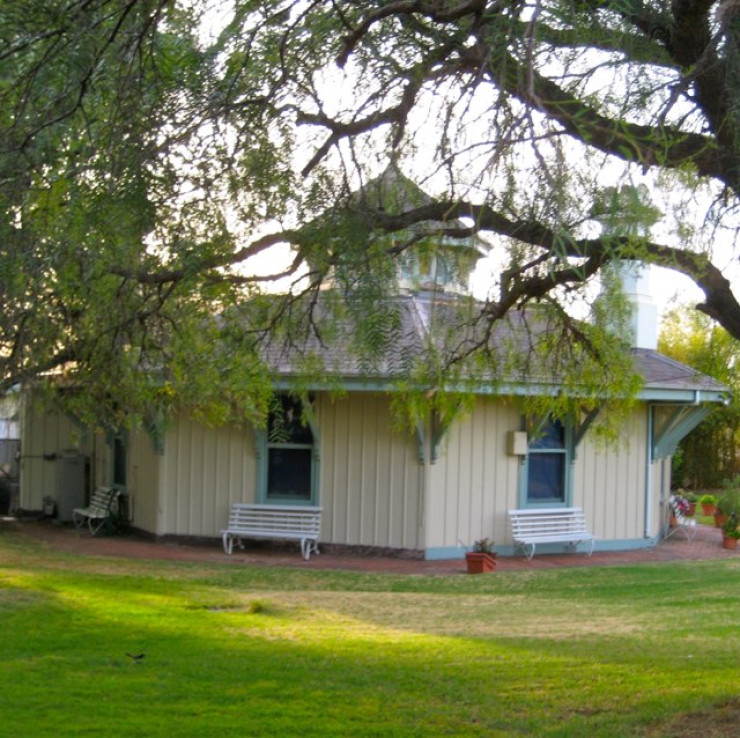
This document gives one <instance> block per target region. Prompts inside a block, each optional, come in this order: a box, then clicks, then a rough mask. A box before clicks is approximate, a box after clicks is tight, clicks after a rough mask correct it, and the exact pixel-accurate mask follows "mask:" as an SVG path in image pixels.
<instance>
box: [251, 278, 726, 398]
mask: <svg viewBox="0 0 740 738" xmlns="http://www.w3.org/2000/svg"><path fill="white" fill-rule="evenodd" d="M319 305H321V301H319ZM383 307H384V308H385V309H387V310H388V311H389V314H392V315H393V318H392V322H393V329H392V330H390V331H389V334H388V336H387V342H386V345H385V350H384V351H383V352H382V353H381V355H380V356H378V357H376V358H375V359H374V360H373V358H371V357H368V356H362V355H361V354H360V353H359V352H358V351H357V350H356V349H355V345H356V344H355V343H354V338H355V336H354V331H355V328H354V324H353V323H352V321H351V320H350V319H349V318H347V319H346V320H344V319H341V318H340V319H339V320H337V319H336V318H335V317H333V316H332V317H330V316H328V314H327V315H325V316H324V317H325V318H326V319H327V321H328V323H329V324H330V325H331V331H330V332H331V337H329V336H322V335H321V332H320V331H319V335H317V334H316V333H313V332H312V333H310V334H307V335H303V336H302V337H301V338H300V339H299V340H295V339H294V340H293V341H288V340H286V339H280V340H279V341H273V342H272V343H271V344H270V345H269V347H267V349H266V353H265V359H266V360H267V362H268V364H269V366H270V367H271V368H272V370H273V372H274V374H275V379H276V382H277V383H278V384H283V385H285V386H290V384H291V380H292V379H293V378H295V377H297V376H300V375H301V373H302V371H303V369H304V367H305V365H306V364H314V365H315V363H316V361H318V362H319V363H320V365H321V366H322V367H323V376H324V378H325V383H326V384H327V385H330V384H332V383H333V384H341V385H342V386H343V387H345V388H347V389H356V390H361V389H379V390H384V389H391V388H392V386H393V383H394V381H396V380H398V379H403V378H404V377H406V376H407V375H408V373H409V371H410V370H411V369H412V368H413V365H414V362H415V361H416V360H418V359H421V360H424V359H425V352H427V350H428V348H429V342H430V340H432V339H434V340H435V345H436V346H437V348H439V349H440V350H441V351H442V353H443V354H444V352H445V351H455V350H457V351H464V350H465V349H466V348H470V347H471V346H473V345H474V344H475V343H476V342H477V341H479V340H480V329H479V328H477V326H476V324H475V321H474V317H475V315H476V314H477V312H479V311H480V309H481V307H482V306H481V304H480V303H477V302H475V301H472V300H460V299H459V298H453V297H450V296H448V295H444V294H442V293H422V294H411V295H398V296H396V297H393V298H390V299H389V300H388V301H387V303H386V304H385V305H384V306H383ZM378 309H379V311H380V308H378ZM318 312H319V313H321V312H322V309H321V307H319V308H318ZM319 322H320V321H319ZM550 329H551V327H550V326H548V325H547V324H546V323H544V322H543V319H542V318H541V316H539V315H537V314H536V311H530V313H526V312H522V311H514V312H511V313H509V314H508V315H507V316H506V317H505V318H504V319H502V320H500V321H497V322H496V323H495V324H494V329H493V331H492V333H491V336H490V337H489V339H488V344H487V345H488V346H489V347H491V346H493V347H499V348H500V353H501V355H502V357H503V355H504V354H506V353H508V354H516V353H517V352H518V353H519V354H520V355H521V356H522V357H526V355H527V353H528V352H530V350H531V347H532V345H533V342H534V341H536V340H537V337H538V335H542V334H544V333H546V332H548V331H549V330H550ZM631 355H632V357H633V359H634V366H635V371H636V372H637V373H638V374H639V375H640V376H641V377H642V379H643V386H642V389H641V391H640V392H639V395H638V396H639V398H640V399H643V400H649V401H656V402H661V401H662V402H669V403H680V404H683V403H698V402H723V401H725V398H726V397H727V396H728V395H729V394H730V391H729V389H728V388H727V387H726V386H725V385H723V384H722V383H720V382H718V381H717V380H715V379H713V378H711V377H709V376H707V375H704V374H701V373H700V372H698V371H696V370H694V369H692V368H690V367H688V366H685V365H683V364H680V363H679V362H677V361H674V360H673V359H670V358H668V357H667V356H663V355H662V354H660V353H658V352H657V351H652V350H648V349H632V350H631ZM491 366H492V367H495V366H497V365H496V358H495V356H492V363H491ZM490 371H491V372H495V374H496V376H495V381H494V377H493V376H491V381H490V382H488V383H486V382H485V380H484V381H483V382H480V381H479V382H478V383H477V385H476V386H477V389H476V390H474V391H477V392H479V393H480V394H509V395H516V394H531V393H532V392H533V391H534V392H535V393H538V392H543V393H544V392H553V391H557V385H556V381H557V380H556V379H554V378H553V377H552V376H551V375H550V376H549V377H547V378H544V377H543V378H542V379H541V380H538V379H537V378H536V377H537V372H536V370H534V369H533V367H532V366H531V365H529V364H528V362H527V361H525V360H523V361H522V362H521V363H517V362H513V363H512V362H511V361H508V362H506V361H504V360H503V359H502V362H501V364H500V365H498V367H497V368H496V369H493V368H492V369H491V370H490Z"/></svg>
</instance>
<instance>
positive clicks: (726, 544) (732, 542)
mask: <svg viewBox="0 0 740 738" xmlns="http://www.w3.org/2000/svg"><path fill="white" fill-rule="evenodd" d="M722 548H731V549H732V548H737V538H728V537H727V536H722Z"/></svg>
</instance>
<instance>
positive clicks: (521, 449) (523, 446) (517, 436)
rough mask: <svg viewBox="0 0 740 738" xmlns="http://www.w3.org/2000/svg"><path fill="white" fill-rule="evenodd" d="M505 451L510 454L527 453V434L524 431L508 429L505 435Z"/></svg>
mask: <svg viewBox="0 0 740 738" xmlns="http://www.w3.org/2000/svg"><path fill="white" fill-rule="evenodd" d="M506 453H508V454H509V455H510V456H526V455H527V434H526V432H525V431H509V432H508V434H507V435H506Z"/></svg>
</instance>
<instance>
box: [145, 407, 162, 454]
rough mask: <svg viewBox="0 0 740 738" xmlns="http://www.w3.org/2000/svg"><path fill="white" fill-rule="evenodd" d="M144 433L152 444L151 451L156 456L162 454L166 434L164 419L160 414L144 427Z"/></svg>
mask: <svg viewBox="0 0 740 738" xmlns="http://www.w3.org/2000/svg"><path fill="white" fill-rule="evenodd" d="M146 433H147V435H148V436H149V440H150V441H151V444H152V451H153V452H154V453H155V454H156V455H157V456H164V439H165V435H166V430H165V419H164V417H163V416H162V415H161V414H158V415H157V417H156V418H154V419H153V420H151V421H150V422H149V423H148V424H147V427H146Z"/></svg>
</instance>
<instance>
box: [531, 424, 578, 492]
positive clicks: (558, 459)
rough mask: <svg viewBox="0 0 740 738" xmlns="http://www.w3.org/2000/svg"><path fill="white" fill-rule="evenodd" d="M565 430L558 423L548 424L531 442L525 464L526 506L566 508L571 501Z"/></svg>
mask: <svg viewBox="0 0 740 738" xmlns="http://www.w3.org/2000/svg"><path fill="white" fill-rule="evenodd" d="M567 457H568V453H567V444H566V429H565V426H563V424H562V423H561V422H560V421H559V420H549V419H548V420H545V421H544V423H542V425H541V426H540V428H539V429H537V431H536V432H534V435H533V437H532V438H531V439H530V442H529V453H528V455H527V463H526V501H525V502H526V505H529V506H536V505H558V504H560V505H564V504H566V502H567V499H568V464H567V461H568V458H567Z"/></svg>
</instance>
